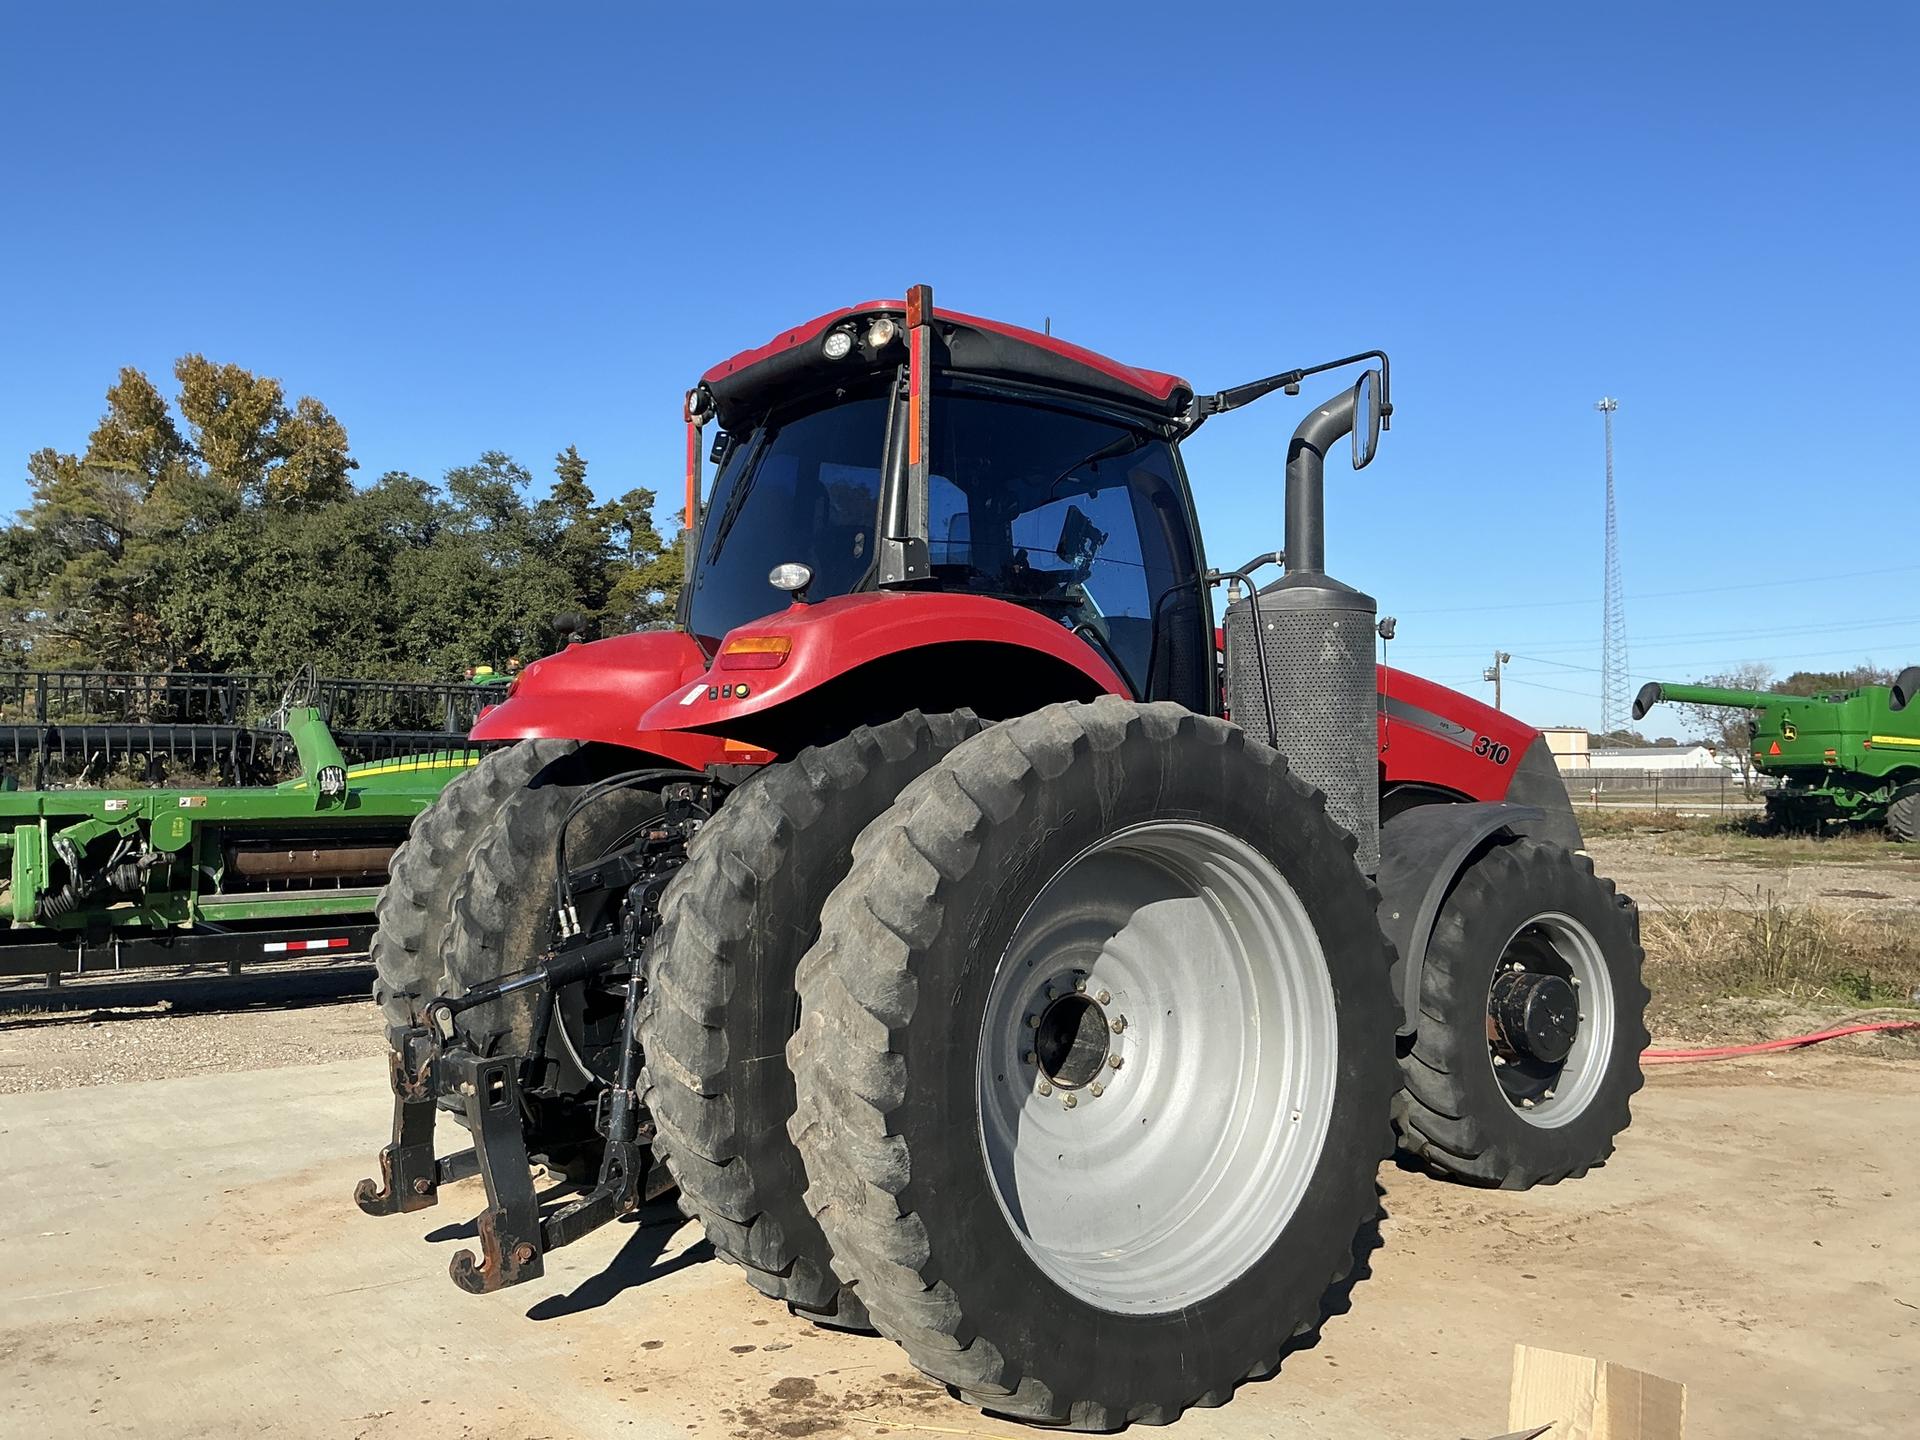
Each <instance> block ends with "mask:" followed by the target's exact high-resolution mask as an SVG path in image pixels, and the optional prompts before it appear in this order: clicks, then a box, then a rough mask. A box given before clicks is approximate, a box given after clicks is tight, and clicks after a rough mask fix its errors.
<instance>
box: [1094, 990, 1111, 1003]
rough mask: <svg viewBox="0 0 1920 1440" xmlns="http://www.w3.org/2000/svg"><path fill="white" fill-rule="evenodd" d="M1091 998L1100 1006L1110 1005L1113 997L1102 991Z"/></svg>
mask: <svg viewBox="0 0 1920 1440" xmlns="http://www.w3.org/2000/svg"><path fill="white" fill-rule="evenodd" d="M1093 998H1094V999H1096V1000H1098V1001H1099V1002H1100V1003H1101V1004H1102V1005H1111V1004H1112V1003H1113V996H1111V995H1110V994H1108V993H1107V992H1106V991H1105V990H1102V991H1101V992H1100V993H1099V994H1098V995H1096V996H1094V997H1093Z"/></svg>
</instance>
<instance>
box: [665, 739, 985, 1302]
mask: <svg viewBox="0 0 1920 1440" xmlns="http://www.w3.org/2000/svg"><path fill="white" fill-rule="evenodd" d="M979 729H980V722H979V720H977V719H976V718H975V717H974V715H973V714H972V712H970V711H960V712H958V713H955V714H951V715H922V714H920V713H919V712H917V711H915V712H913V713H910V714H907V715H904V716H902V717H900V718H899V719H897V720H892V721H889V722H887V723H886V724H883V725H875V726H871V727H869V726H861V727H860V728H859V729H857V730H855V731H854V732H853V733H852V734H851V735H848V736H846V737H845V738H843V739H841V740H838V741H835V742H833V743H831V744H828V745H822V746H818V747H816V748H813V749H808V750H803V751H801V752H800V753H799V754H798V755H796V756H794V758H793V759H791V760H789V761H786V762H784V763H781V764H777V765H770V766H768V767H767V768H766V769H764V770H762V771H761V772H760V773H759V774H758V775H756V776H754V777H753V778H752V779H751V780H749V781H747V783H746V784H744V785H742V786H741V787H740V788H739V789H738V790H736V791H734V792H733V793H732V794H731V795H729V796H728V797H727V800H726V803H725V804H724V805H722V806H721V807H720V808H719V811H718V813H717V814H716V815H715V816H714V818H713V819H712V820H711V821H709V822H708V823H707V824H706V825H705V826H703V827H702V828H701V830H700V833H699V834H698V835H697V836H696V837H695V838H694V840H693V842H692V844H691V845H690V846H689V847H688V852H687V864H686V866H685V868H684V869H682V870H681V872H680V873H679V875H677V876H676V877H675V878H674V882H673V884H672V885H671V886H670V887H669V889H668V891H667V894H666V896H665V897H664V899H663V900H662V903H661V926H660V930H659V932H658V933H657V934H656V936H655V938H654V944H653V949H652V958H651V962H650V965H649V972H648V979H649V985H648V990H647V996H646V999H645V1001H644V1002H643V1006H644V1008H643V1010H642V1013H641V1021H640V1043H641V1049H642V1052H643V1054H644V1055H645V1057H646V1063H645V1070H644V1073H643V1078H642V1083H643V1085H644V1087H645V1096H644V1099H645V1104H646V1106H647V1109H648V1111H649V1112H650V1113H651V1114H652V1116H653V1120H654V1125H655V1128H656V1130H657V1132H658V1139H657V1141H656V1142H655V1143H656V1149H657V1151H658V1152H659V1153H660V1154H661V1156H662V1158H663V1159H664V1160H665V1161H666V1164H667V1168H668V1169H669V1170H670V1171H671V1172H672V1174H673V1178H674V1180H675V1181H676V1182H677V1183H678V1184H679V1187H680V1196H681V1208H682V1209H684V1210H686V1211H687V1212H688V1213H689V1214H690V1215H692V1216H693V1217H694V1218H696V1219H698V1220H699V1221H700V1223H701V1225H702V1227H703V1228H704V1229H705V1231H706V1234H707V1239H708V1240H709V1241H710V1242H711V1243H712V1245H713V1247H714V1249H715V1250H716V1251H717V1252H718V1253H719V1254H720V1256H721V1257H722V1258H723V1259H726V1260H729V1261H731V1262H733V1263H734V1264H736V1265H738V1266H740V1267H741V1269H742V1270H743V1271H744V1272H745V1273H746V1277H747V1279H748V1280H749V1281H750V1282H752V1284H753V1285H754V1286H755V1287H756V1288H757V1289H759V1290H761V1291H762V1292H763V1293H765V1294H767V1295H770V1296H773V1297H774V1298H775V1299H780V1300H785V1301H786V1302H787V1304H788V1305H789V1306H790V1307H792V1308H793V1309H794V1310H795V1311H796V1312H799V1313H803V1314H806V1315H807V1316H809V1317H810V1318H812V1319H814V1320H817V1321H819V1322H820V1323H822V1324H828V1325H833V1326H837V1327H843V1328H856V1329H864V1328H866V1325H867V1317H866V1313H865V1311H863V1310H862V1309H861V1308H860V1306H859V1304H858V1303H857V1302H856V1301H855V1300H854V1299H853V1297H852V1296H851V1295H850V1294H848V1293H846V1292H845V1291H844V1290H843V1287H842V1285H841V1283H840V1280H839V1278H838V1277H837V1276H836V1275H835V1274H834V1272H833V1266H832V1254H831V1252H830V1251H829V1249H828V1248H827V1241H826V1237H825V1236H823V1235H822V1234H821V1233H820V1227H819V1225H818V1224H817V1223H816V1222H815V1221H814V1218H813V1216H812V1215H810V1214H809V1213H808V1212H807V1207H806V1204H805V1202H804V1200H803V1199H802V1193H803V1192H804V1190H805V1189H806V1176H805V1173H804V1172H803V1170H802V1169H801V1165H800V1157H799V1155H798V1153H797V1152H796V1151H795V1150H794V1148H793V1142H792V1141H791V1140H790V1139H788V1137H787V1121H788V1120H789V1119H790V1118H791V1117H792V1115H793V1104H794V1099H793V1077H792V1075H791V1074H790V1073H789V1071H788V1069H787V1067H786V1064H785V1063H784V1061H783V1058H782V1057H783V1054H784V1052H785V1049H786V1044H787V1040H788V1039H789V1037H790V1036H791V1035H792V1034H793V1026H794V1019H795V1002H794V990H793V984H794V972H795V970H796V969H797V968H798V967H799V964H800V959H801V957H802V956H803V955H805V954H806V952H807V949H808V947H809V946H811V945H812V944H813V941H814V937H815V936H816V935H817V934H818V933H819V928H820V925H819V917H820V910H821V907H822V905H824V904H825V903H826V898H827V896H828V895H829V894H830V893H832V891H833V888H834V886H836V885H838V884H839V883H840V881H841V880H842V879H843V878H844V877H845V876H846V873H847V866H848V865H849V864H850V863H851V862H852V858H853V857H852V850H853V842H854V839H855V837H857V836H858V835H859V834H860V832H861V831H862V830H863V829H865V828H866V826H867V824H868V822H870V821H871V820H872V819H873V818H874V817H875V816H876V815H878V814H880V813H881V812H882V811H883V810H885V809H886V808H887V807H888V806H890V805H891V804H892V803H893V802H894V799H895V798H896V797H897V796H898V795H899V793H900V791H901V790H902V789H903V788H904V787H905V786H906V785H907V784H908V783H909V782H910V781H912V780H914V779H915V778H917V777H918V776H919V775H920V774H922V773H923V772H924V771H925V770H926V769H927V768H928V767H929V766H931V765H933V764H934V763H935V762H937V761H938V760H940V759H941V758H942V757H943V756H945V755H946V754H947V753H948V752H949V751H951V750H952V749H953V748H954V746H956V745H958V744H959V743H960V742H961V741H963V740H965V739H966V738H968V737H969V736H971V735H973V734H975V733H976V732H977V731H978V730H979Z"/></svg>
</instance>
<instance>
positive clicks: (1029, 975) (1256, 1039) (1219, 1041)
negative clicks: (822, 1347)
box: [787, 699, 1397, 1430]
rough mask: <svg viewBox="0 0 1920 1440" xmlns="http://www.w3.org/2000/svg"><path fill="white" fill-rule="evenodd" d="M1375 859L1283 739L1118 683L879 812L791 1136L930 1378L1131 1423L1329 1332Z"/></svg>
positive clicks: (813, 972) (830, 1229)
mask: <svg viewBox="0 0 1920 1440" xmlns="http://www.w3.org/2000/svg"><path fill="white" fill-rule="evenodd" d="M1353 852H1354V843H1353V840H1352V837H1351V836H1349V835H1348V834H1346V832H1344V831H1343V830H1341V829H1340V828H1339V827H1338V826H1337V825H1335V824H1334V822H1333V821H1332V820H1330V819H1329V818H1328V816H1327V813H1326V807H1325V803H1324V801H1323V799H1322V797H1321V796H1320V795H1319V794H1318V793H1317V792H1316V791H1313V790H1311V789H1310V788H1308V787H1307V786H1305V785H1303V784H1302V783H1301V782H1299V781H1298V780H1296V779H1295V778H1294V777H1293V776H1292V775H1291V774H1290V773H1289V771H1288V769H1287V766H1286V762H1285V760H1283V759H1282V758H1281V756H1280V755H1279V753H1278V752H1276V751H1274V750H1271V749H1268V748H1267V747H1264V746H1261V745H1258V744H1256V743H1254V742H1252V741H1250V740H1249V739H1248V738H1247V737H1246V736H1245V735H1244V734H1243V733H1242V732H1241V731H1239V730H1238V729H1236V728H1234V727H1233V726H1231V725H1228V724H1226V723H1224V722H1222V721H1218V720H1213V719H1208V718H1206V717H1203V716H1198V715H1195V714H1193V713H1191V712H1189V711H1187V710H1184V709H1182V708H1180V707H1179V706H1176V705H1167V704H1156V705H1140V704H1134V703H1130V702H1127V701H1122V700H1117V699H1114V700H1099V701H1095V702H1094V703H1092V704H1090V705H1056V706H1052V707H1050V708H1048V709H1045V710H1041V711H1038V712H1036V713H1034V714H1031V715H1027V716H1025V717H1023V718H1020V719H1017V720H1012V721H1007V722H1005V723H1003V724H1000V725H997V726H994V727H992V728H991V729H988V730H986V731H984V732H983V733H982V734H980V735H979V736H977V737H975V738H974V739H972V740H969V741H967V742H966V743H965V744H963V745H961V746H960V747H959V748H958V749H956V750H955V751H954V752H953V753H952V754H951V755H949V756H948V757H947V758H946V759H945V760H944V761H943V762H941V763H940V764H939V765H937V766H935V767H934V768H933V769H932V770H930V771H929V772H928V773H927V774H926V775H925V776H923V777H922V778H921V779H920V780H918V781H916V782H915V783H914V784H913V785H911V786H909V787H908V788H907V789H906V790H905V791H904V792H903V793H902V795H901V796H900V799H899V801H898V802H897V803H896V804H895V805H894V806H893V808H892V809H891V810H889V811H888V812H887V813H886V814H884V815H883V816H881V817H880V818H879V819H878V820H876V821H875V822H874V823H873V824H872V825H870V826H869V827H868V828H867V829H866V831H865V832H864V833H863V834H862V835H861V837H860V839H859V842H858V844H857V845H856V846H855V849H854V860H853V865H852V868H851V870H850V871H849V873H848V875H847V878H846V880H845V881H843V882H842V883H841V885H840V886H839V887H838V888H837V889H836V890H835V891H834V892H833V895H832V897H831V898H830V899H829V900H828V902H827V906H826V910H825V912H824V915H823V918H822V922H821V932H820V938H819V940H818V942H817V943H816V944H815V945H814V947H813V948H812V949H811V950H810V951H809V952H808V954H807V956H806V959H805V960H804V961H803V962H802V964H801V967H800V973H799V977H798V985H799V994H800V1025H799V1028H798V1030H797V1031H796V1032H795V1034H794V1037H793V1039H792V1041H791V1043H790V1044H789V1045H788V1048H787V1058H788V1062H789V1064H790V1066H791V1067H792V1070H793V1074H794V1081H795V1087H796V1092H797V1108H796V1113H795V1115H794V1119H793V1122H792V1126H791V1129H792V1134H793V1138H794V1141H795V1143H796V1145H797V1146H798V1148H799V1151H800V1154H801V1156H802V1158H803V1160H804V1161H805V1165H806V1174H807V1179H808V1190H807V1197H806V1198H807V1203H808V1205H809V1207H810V1208H811V1209H812V1210H813V1212H814V1214H815V1215H816V1217H817V1218H818V1220H819V1223H820V1226H821V1229H822V1230H823V1232H824V1233H825V1235H826V1238H827V1240H828V1241H829V1242H830V1244H831V1246H832V1251H833V1256H834V1266H835V1269H836V1270H837V1271H838V1273H839V1274H840V1276H841V1277H842V1278H843V1279H844V1280H847V1281H849V1282H851V1283H852V1284H853V1286H854V1289H855V1293H856V1294H857V1295H858V1296H859V1297H860V1299H861V1300H862V1301H863V1302H864V1303H865V1305H866V1308H867V1311H868V1313H869V1314H870V1315H871V1317H872V1319H873V1323H874V1325H875V1326H876V1328H878V1329H879V1330H880V1331H881V1332H882V1333H883V1334H885V1335H887V1336H889V1337H890V1338H892V1339H893V1340H895V1341H897V1342H898V1343H899V1344H900V1345H901V1346H903V1347H904V1348H905V1349H906V1351H907V1353H908V1355H909V1356H910V1357H911V1359H912V1360H913V1362H914V1363H915V1364H916V1365H917V1366H919V1367H920V1369H922V1370H923V1371H925V1372H926V1373H927V1374H929V1375H930V1376H932V1377H934V1378H935V1379H937V1380H940V1381H943V1382H945V1383H946V1384H947V1385H948V1386H950V1387H951V1388H952V1389H953V1390H954V1391H955V1393H957V1394H959V1395H961V1396H962V1397H963V1398H965V1399H967V1400H969V1401H971V1402H973V1403H975V1404H977V1405H980V1406H982V1407H984V1408H986V1409H988V1410H991V1411H995V1412H998V1413H1001V1414H1007V1415H1012V1416H1016V1417H1019V1418H1021V1419H1023V1420H1028V1421H1033V1422H1039V1423H1043V1424H1051V1425H1061V1426H1067V1427H1070V1428H1074V1429H1083V1430H1108V1429H1115V1428H1118V1427H1120V1426H1123V1425H1125V1424H1127V1423H1129V1422H1131V1421H1146V1422H1168V1421H1171V1420H1173V1419H1175V1418H1176V1417H1178V1416H1179V1414H1180V1413H1181V1412H1182V1411H1183V1410H1185V1409H1186V1408H1187V1407H1188V1406H1192V1405H1216V1404H1221V1403H1223V1402H1224V1401H1225V1400H1226V1399H1227V1398H1228V1397H1229V1396H1230V1395H1231V1394H1232V1392H1233V1390H1234V1388H1235V1387H1236V1386H1237V1385H1239V1384H1240V1383H1241V1382H1242V1381H1243V1380H1245V1379H1248V1378H1251V1377H1255V1376H1262V1375H1265V1374H1268V1373H1270V1372H1272V1371H1273V1370H1274V1369H1275V1368H1276V1367H1277V1365H1278V1364H1279V1361H1280V1358H1281V1355H1282V1353H1283V1352H1284V1350H1285V1349H1286V1348H1287V1346H1288V1345H1289V1343H1290V1342H1291V1341H1293V1340H1294V1339H1295V1337H1296V1336H1298V1335H1300V1334H1302V1333H1304V1332H1307V1331H1310V1330H1312V1329H1314V1328H1315V1327H1317V1325H1318V1324H1319V1322H1320V1320H1321V1318H1322V1314H1323V1310H1322V1305H1323V1300H1324V1299H1325V1298H1326V1297H1327V1296H1328V1293H1329V1291H1330V1290H1331V1289H1332V1288H1333V1287H1334V1286H1335V1285H1336V1284H1337V1283H1338V1282H1339V1281H1340V1280H1341V1279H1342V1278H1343V1277H1344V1276H1345V1274H1346V1273H1347V1271H1348V1270H1349V1269H1350V1268H1351V1266H1352V1264H1353V1256H1354V1255H1355V1253H1356V1251H1358V1250H1361V1249H1362V1248H1363V1247H1364V1244H1365V1237H1366V1236H1367V1235H1368V1233H1369V1232H1370V1230H1371V1227H1372V1225H1373V1223H1374V1221H1375V1219H1376V1217H1377V1214H1378V1209H1377V1197H1376V1192H1375V1188H1374V1175H1375V1170H1376V1168H1377V1166H1378V1164H1379V1162H1380V1160H1381V1159H1382V1158H1383V1157H1384V1156H1385V1155H1386V1154H1387V1153H1388V1152H1389V1151H1390V1148H1391V1125H1390V1120H1389V1111H1390V1104H1391V1099H1392V1095H1393V1091H1394V1089H1395V1087H1396V1084H1397V1075H1396V1072H1395V1068H1394V1055H1393V1032H1394V1029H1395V1010H1394V1005H1393V1001H1392V997H1391V993H1390V987H1389V983H1388V967H1389V957H1388V953H1387V945H1386V941H1385V940H1384V938H1383V936H1382V935H1381V933H1380V930H1379V928H1378V925H1377V923H1376V920H1375V916H1374V904H1375V895H1374V891H1373V887H1372V886H1371V885H1370V884H1369V883H1368V881H1367V880H1366V878H1365V877H1364V876H1363V875H1362V874H1361V872H1360V871H1359V869H1358V868H1357V867H1356V866H1355V864H1354V861H1353Z"/></svg>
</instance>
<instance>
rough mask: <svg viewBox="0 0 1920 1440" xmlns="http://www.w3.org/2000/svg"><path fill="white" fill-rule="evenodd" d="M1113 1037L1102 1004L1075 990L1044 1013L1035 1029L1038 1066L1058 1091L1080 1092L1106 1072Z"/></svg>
mask: <svg viewBox="0 0 1920 1440" xmlns="http://www.w3.org/2000/svg"><path fill="white" fill-rule="evenodd" d="M1112 1037H1113V1030H1112V1022H1111V1021H1109V1020H1108V1019H1107V1012H1106V1011H1105V1010H1104V1009H1102V1008H1101V1006H1100V1002H1099V1001H1097V1000H1095V999H1093V998H1091V997H1090V996H1088V995H1086V994H1085V993H1083V992H1080V991H1073V992H1070V993H1068V994H1065V995H1062V996H1060V997H1058V998H1057V999H1055V1000H1053V1001H1052V1002H1051V1003H1050V1004H1048V1006H1047V1008H1046V1009H1045V1010H1043V1011H1042V1012H1041V1013H1040V1023H1039V1025H1037V1026H1036V1027H1035V1028H1034V1038H1033V1050H1034V1063H1035V1064H1036V1065H1038V1066H1039V1067H1040V1073H1041V1074H1042V1075H1044V1076H1045V1077H1046V1078H1047V1080H1048V1081H1049V1082H1051V1083H1052V1085H1053V1086H1054V1088H1055V1089H1058V1090H1078V1089H1080V1088H1081V1087H1082V1086H1084V1085H1089V1084H1091V1083H1093V1082H1094V1081H1095V1080H1098V1079H1100V1078H1101V1076H1102V1074H1103V1073H1104V1072H1105V1071H1106V1068H1107V1058H1108V1056H1109V1055H1110V1054H1111V1053H1112V1050H1113V1038H1112Z"/></svg>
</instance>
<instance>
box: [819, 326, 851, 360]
mask: <svg viewBox="0 0 1920 1440" xmlns="http://www.w3.org/2000/svg"><path fill="white" fill-rule="evenodd" d="M852 349H853V336H852V335H851V334H850V333H849V332H847V331H845V330H832V331H829V332H828V334H827V338H826V341H825V343H824V344H822V345H821V347H820V353H821V354H823V355H825V356H826V357H827V359H829V360H844V359H846V358H847V352H848V351H850V350H852Z"/></svg>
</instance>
